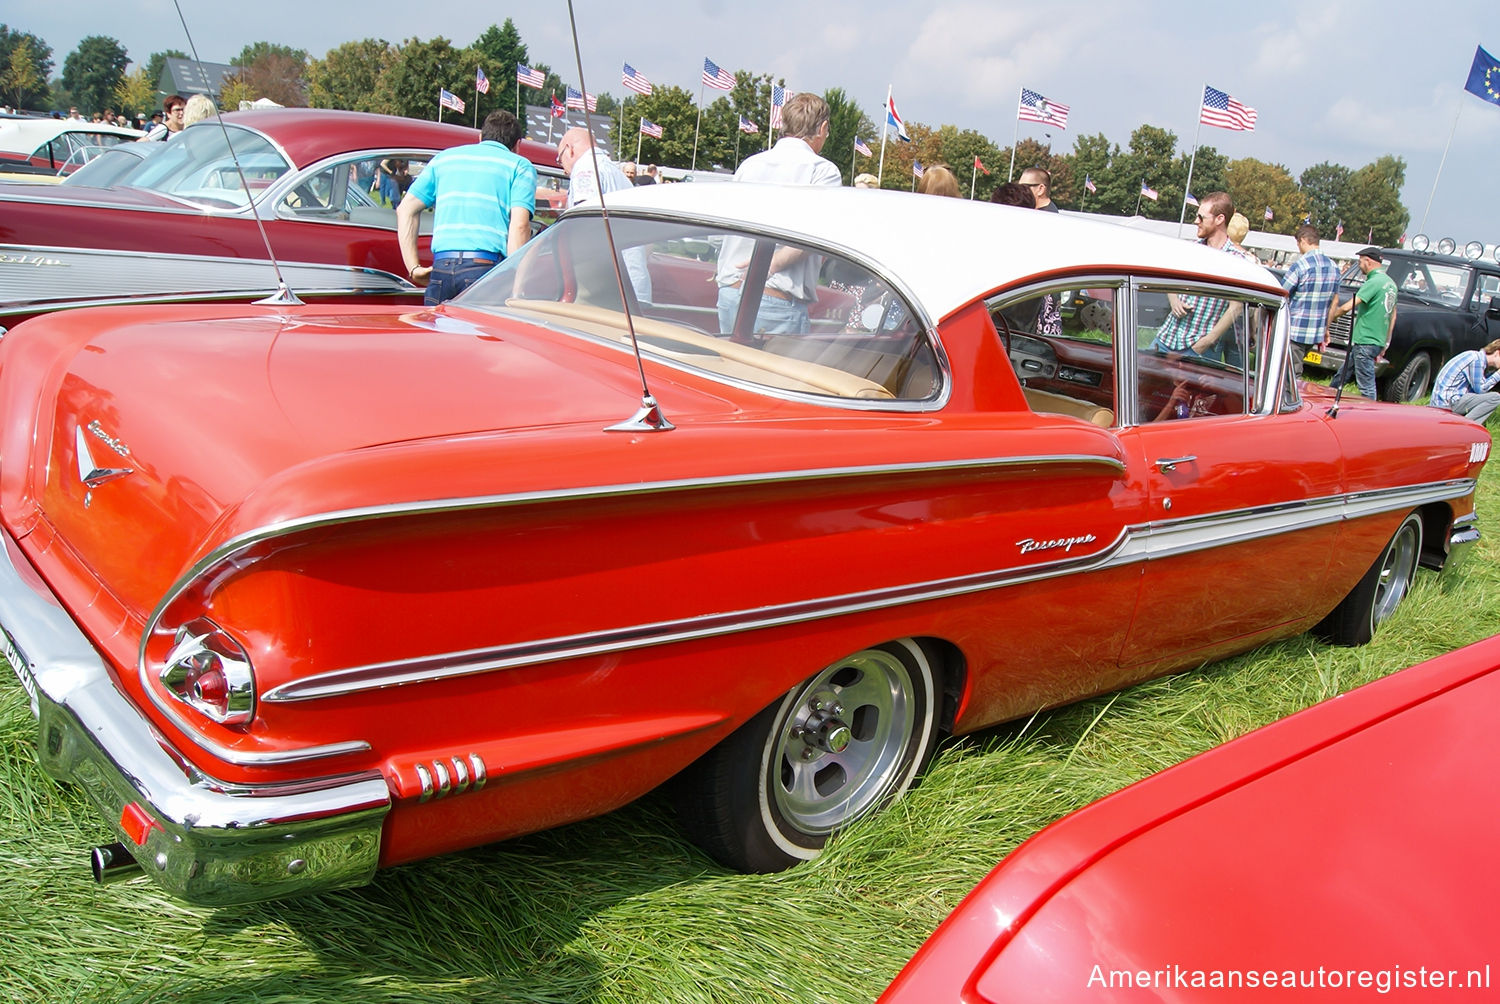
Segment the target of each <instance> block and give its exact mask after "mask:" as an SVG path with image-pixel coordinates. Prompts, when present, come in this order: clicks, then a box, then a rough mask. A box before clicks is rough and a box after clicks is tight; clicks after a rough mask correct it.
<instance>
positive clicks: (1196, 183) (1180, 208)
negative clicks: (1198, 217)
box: [1177, 146, 1248, 220]
mask: <svg viewBox="0 0 1500 1004" xmlns="http://www.w3.org/2000/svg"><path fill="white" fill-rule="evenodd" d="M1189 167H1191V168H1192V172H1193V177H1192V181H1191V186H1192V192H1193V197H1194V198H1196V199H1200V200H1201V199H1202V198H1204V197H1205V196H1206V195H1208V194H1209V193H1210V192H1228V191H1229V158H1228V157H1226V156H1224V155H1223V154H1222V153H1220V152H1219V151H1218V150H1216V149H1214V148H1213V147H1211V146H1200V147H1199V148H1198V156H1197V157H1192V156H1191V155H1189V154H1186V153H1184V154H1181V155H1180V156H1179V157H1178V158H1177V170H1178V172H1179V173H1181V175H1182V177H1183V179H1184V181H1183V184H1184V185H1188V184H1189V182H1188V181H1187V180H1186V179H1187V174H1188V168H1189ZM1182 194H1183V193H1178V194H1177V218H1178V219H1180V220H1190V219H1192V217H1193V214H1192V212H1191V211H1184V210H1185V209H1186V206H1185V205H1184V203H1183V202H1182ZM1231 198H1233V196H1231ZM1236 204H1238V200H1236ZM1247 215H1248V214H1247Z"/></svg>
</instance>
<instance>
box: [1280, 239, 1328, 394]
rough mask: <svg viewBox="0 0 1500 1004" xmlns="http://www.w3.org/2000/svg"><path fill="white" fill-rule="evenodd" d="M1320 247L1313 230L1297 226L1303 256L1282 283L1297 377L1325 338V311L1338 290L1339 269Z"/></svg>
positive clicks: (1326, 324)
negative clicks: (1286, 303)
mask: <svg viewBox="0 0 1500 1004" xmlns="http://www.w3.org/2000/svg"><path fill="white" fill-rule="evenodd" d="M1320 244H1321V239H1320V238H1319V236H1318V229H1317V228H1316V227H1312V226H1304V227H1298V228H1297V250H1298V251H1300V252H1302V257H1301V258H1298V259H1297V261H1296V262H1295V263H1294V264H1293V265H1292V267H1291V268H1289V269H1287V270H1286V275H1285V276H1284V277H1283V278H1282V280H1281V285H1282V288H1284V289H1285V290H1286V291H1287V292H1288V293H1290V294H1291V302H1290V303H1289V304H1288V307H1287V315H1288V317H1289V319H1290V320H1291V322H1292V353H1291V355H1292V370H1293V371H1294V372H1295V373H1296V374H1297V376H1298V377H1299V378H1300V377H1301V376H1302V360H1303V358H1304V357H1305V356H1306V355H1307V352H1308V350H1309V349H1313V348H1321V347H1322V345H1323V343H1324V342H1325V341H1326V340H1327V338H1328V312H1329V311H1330V310H1331V309H1332V308H1333V298H1334V294H1336V293H1337V292H1338V289H1339V267H1338V266H1337V265H1335V264H1334V263H1333V259H1332V258H1329V257H1328V256H1327V255H1326V254H1324V253H1323V250H1322V248H1321V247H1320Z"/></svg>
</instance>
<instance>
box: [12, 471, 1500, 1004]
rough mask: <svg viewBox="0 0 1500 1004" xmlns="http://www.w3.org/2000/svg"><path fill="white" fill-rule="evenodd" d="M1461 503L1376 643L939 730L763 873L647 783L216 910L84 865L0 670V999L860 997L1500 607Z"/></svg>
mask: <svg viewBox="0 0 1500 1004" xmlns="http://www.w3.org/2000/svg"><path fill="white" fill-rule="evenodd" d="M1479 501H1480V515H1481V530H1482V533H1483V534H1484V539H1483V541H1482V542H1481V544H1480V545H1479V547H1478V548H1477V549H1476V552H1475V553H1474V554H1473V555H1471V559H1470V561H1469V562H1468V564H1467V565H1466V566H1464V568H1463V569H1462V570H1461V574H1458V575H1452V576H1445V577H1444V578H1443V579H1441V580H1440V579H1439V578H1437V577H1436V576H1434V575H1432V574H1431V573H1426V572H1424V573H1422V575H1421V577H1420V578H1419V581H1418V584H1417V587H1416V589H1415V590H1414V591H1413V593H1412V596H1411V597H1410V599H1409V600H1408V602H1407V603H1406V604H1405V605H1404V606H1403V607H1402V609H1401V610H1400V611H1399V612H1398V613H1397V615H1396V616H1395V617H1394V618H1393V619H1392V620H1391V621H1389V622H1388V623H1387V624H1386V625H1385V626H1384V627H1383V628H1382V630H1381V632H1380V634H1379V635H1378V636H1377V638H1376V639H1375V641H1374V642H1373V643H1372V644H1370V645H1368V646H1366V647H1364V648H1361V649H1334V648H1328V647H1326V646H1323V645H1321V644H1319V643H1317V642H1315V641H1313V640H1312V639H1311V638H1310V637H1305V636H1304V637H1299V638H1294V639H1291V640H1289V641H1285V642H1281V643H1278V644H1275V645H1270V646H1266V647H1264V648H1261V649H1258V650H1256V651H1254V652H1251V653H1248V654H1246V655H1243V656H1240V657H1238V658H1234V659H1230V660H1226V661H1224V662H1220V663H1217V664H1214V665H1211V666H1208V667H1206V668H1203V669H1200V670H1197V671H1193V672H1189V673H1183V674H1179V675H1176V676H1172V677H1168V678H1165V679H1162V680H1157V681H1154V682H1151V683H1146V684H1142V685H1140V686H1137V687H1133V688H1131V689H1129V690H1126V691H1122V692H1121V693H1119V694H1115V695H1110V696H1106V697H1102V698H1099V699H1096V700H1091V701H1085V702H1081V703H1079V704H1075V705H1072V706H1070V707H1068V708H1064V709H1062V710H1059V711H1056V712H1053V713H1050V714H1046V715H1043V716H1039V717H1038V718H1036V719H1034V720H1032V721H1029V722H1024V723H1016V724H1013V725H1010V726H1006V727H1003V728H1000V729H995V730H991V731H988V732H985V733H982V734H979V735H975V736H969V737H966V738H963V739H960V740H957V741H955V742H952V743H950V744H949V745H948V746H946V747H945V748H944V749H943V750H942V751H941V752H940V754H939V756H938V758H937V759H936V761H935V762H934V765H933V767H932V769H931V771H930V772H929V773H928V775H927V777H926V779H925V781H924V782H923V784H922V785H921V787H919V788H918V789H917V790H916V791H914V792H913V793H912V794H911V795H910V796H908V797H907V798H906V799H904V800H903V801H902V802H900V803H898V804H897V805H895V806H894V807H892V808H891V809H890V810H889V811H887V812H885V813H884V814H883V815H881V816H879V817H878V818H876V819H873V820H870V821H868V822H867V823H865V824H864V825H861V826H858V827H855V828H854V829H852V830H851V831H849V832H848V833H846V834H844V835H843V836H842V837H841V838H840V839H838V840H836V841H835V842H834V843H833V845H832V847H831V848H830V849H829V851H828V852H827V853H826V854H825V855H824V856H823V857H822V858H821V859H819V860H818V861H816V862H813V863H811V864H809V865H805V866H802V867H799V868H796V869H793V870H792V871H790V872H786V873H783V874H780V875H770V876H743V875H732V874H728V873H726V872H724V871H723V870H722V869H719V868H718V867H716V866H715V865H713V864H712V863H710V862H709V861H708V860H706V859H705V858H704V857H703V856H701V855H700V854H699V853H698V852H697V851H696V850H694V849H693V848H692V847H691V846H689V845H688V844H687V843H686V842H685V841H684V840H683V839H682V838H681V837H680V836H679V835H678V833H677V831H676V829H675V827H674V826H673V823H672V821H671V815H670V813H669V811H668V809H667V806H666V803H665V801H664V800H663V799H661V798H658V797H651V798H648V799H646V800H644V801H643V802H641V803H638V804H636V805H634V806H631V807H629V808H627V809H625V810H623V811H621V812H617V813H614V814H613V815H610V816H608V817H605V818H603V819H597V820H591V821H589V822H585V823H580V824H576V825H573V826H568V827H564V828H562V829H559V830H555V831H553V832H550V833H546V834H539V835H536V836H533V837H528V838H524V839H520V840H514V841H510V842H508V843H505V844H500V845H496V846H493V847H487V848H482V849H479V850H475V851H471V852H469V853H465V854H456V855H450V856H447V857H443V858H439V859H436V860H433V861H428V862H423V863H421V864H417V865H411V866H407V867H403V868H397V869H393V870H390V871H387V872H383V873H381V874H379V875H378V876H377V878H376V880H375V882H374V883H373V884H372V885H370V886H368V887H365V888H363V889H356V890H350V891H346V892H341V893H335V894H330V895H325V896H321V897H317V898H311V899H304V900H292V901H286V902H280V903H268V904H261V905H256V906H250V907H242V908H237V909H226V910H219V911H213V910H204V909H197V908H191V907H186V906H183V905H181V904H179V903H176V902H174V901H173V900H171V899H170V898H168V897H166V896H164V895H162V894H160V893H158V892H157V891H156V890H155V887H154V886H152V885H150V884H149V883H148V882H146V881H145V880H136V881H132V882H127V883H123V884H120V885H115V886H110V887H107V888H101V887H97V886H94V885H93V884H92V882H91V880H89V878H88V875H87V869H86V865H85V861H84V857H83V851H84V849H85V848H87V847H89V846H91V845H93V844H95V843H99V842H102V841H106V840H108V839H111V838H110V834H109V832H108V829H107V828H106V827H105V826H104V825H103V823H102V821H101V820H100V819H99V818H98V817H97V816H96V815H95V813H94V812H93V810H92V809H91V808H90V807H89V806H88V805H87V804H86V803H85V802H84V801H83V799H82V797H81V796H80V795H79V794H77V793H76V792H73V791H69V790H67V789H64V788H61V787H59V786H58V785H57V784H55V783H53V782H52V781H51V780H50V779H48V778H47V777H46V776H44V775H43V774H42V772H41V770H40V768H39V767H38V766H37V764H36V757H35V753H34V749H33V743H34V737H35V731H34V726H33V723H32V721H31V717H30V713H29V711H28V708H27V705H26V699H25V695H24V694H23V693H22V691H21V689H20V687H19V686H18V685H16V684H14V683H13V682H11V678H10V677H9V674H6V675H5V676H4V677H3V678H0V930H3V931H4V932H5V933H6V936H7V942H8V943H7V945H6V946H5V956H4V960H3V961H0V1001H25V1002H32V1001H36V1002H43V1001H45V1002H49V1004H52V1002H132V1001H141V1002H146V1001H151V1002H158V1001H173V1002H187V1004H209V1002H213V1004H219V1002H276V1004H293V1002H308V1004H312V1002H323V1001H358V1002H360V1004H376V1002H413V1004H415V1002H426V1001H454V1002H458V1001H464V1002H468V1001H497V1002H500V1001H516V1002H521V1001H527V1002H575V1001H589V1002H593V1001H598V1002H619V1004H640V1002H654V1001H672V1002H718V1001H724V1002H731V1001H733V1002H741V1001H751V1002H780V1001H785V1002H796V1004H818V1002H865V1004H867V1002H869V1001H870V1000H872V999H873V998H874V997H876V996H877V995H878V994H879V993H880V991H881V990H882V989H883V988H884V986H885V984H886V983H887V982H888V981H889V980H890V979H891V977H892V976H894V975H895V973H896V971H897V970H898V969H899V968H900V966H901V965H902V963H903V962H904V961H905V960H906V959H907V958H908V957H909V956H910V955H911V953H912V952H913V951H914V950H915V949H916V948H917V946H918V945H919V944H921V942H922V941H923V939H925V938H926V936H927V935H928V933H929V932H930V931H931V930H932V928H933V927H935V926H936V925H937V923H938V922H939V921H940V920H941V919H942V918H943V917H944V916H945V915H946V914H947V913H948V911H949V910H951V909H952V908H953V906H954V905H955V904H956V903H957V902H958V900H959V899H960V898H962V896H963V895H964V893H966V892H967V891H968V889H969V888H970V887H971V886H972V885H973V884H974V883H975V882H976V881H978V880H979V879H980V878H981V877H982V876H983V875H984V874H985V873H986V872H987V871H988V870H989V869H990V868H991V867H992V866H993V865H994V864H995V862H996V861H997V860H999V859H1000V857H1001V856H1002V855H1004V854H1005V853H1006V852H1008V851H1010V850H1011V849H1013V848H1014V847H1015V846H1016V845H1017V844H1019V843H1020V842H1021V841H1022V840H1024V839H1025V838H1026V837H1027V836H1029V835H1030V834H1032V833H1034V832H1035V831H1036V830H1038V829H1040V828H1041V827H1043V826H1045V825H1046V824H1047V823H1049V822H1051V821H1052V820H1054V819H1057V818H1058V817H1059V816H1061V815H1063V814H1064V813H1066V812H1068V811H1069V810H1071V809H1074V808H1077V807H1079V806H1081V805H1084V804H1086V803H1088V802H1090V801H1092V800H1093V799H1095V798H1098V797H1099V796H1102V795H1104V794H1107V793H1109V792H1111V791H1115V790H1117V789H1119V788H1121V787H1123V786H1124V785H1126V784H1129V783H1130V782H1132V781H1135V780H1137V779H1139V778H1141V777H1144V776H1146V775H1148V774H1151V773H1153V772H1155V771H1157V770H1160V769H1162V768H1164V767H1167V766H1169V765H1171V764H1174V763H1177V762H1179V761H1181V760H1183V759H1185V758H1187V757H1189V756H1191V755H1193V754H1195V753H1197V752H1200V751H1201V750H1204V749H1207V748H1209V747H1211V746H1213V745H1216V744H1218V743H1221V742H1223V741H1225V740H1228V739H1231V738H1233V737H1235V736H1238V735H1242V734H1243V733H1245V732H1246V731H1248V730H1250V729H1252V728H1255V727H1256V726H1258V725H1261V724H1264V723H1266V722H1269V721H1272V720H1274V719H1276V718H1279V717H1282V716H1284V715H1287V714H1289V713H1291V712H1293V711H1296V710H1298V709H1300V708H1303V707H1306V706H1308V705H1310V704H1313V703H1316V702H1317V701H1320V700H1323V699H1325V698H1328V697H1331V696H1333V695H1335V694H1338V693H1340V692H1342V691H1345V690H1348V689H1350V688H1351V687H1355V686H1358V685H1359V684H1362V683H1365V682H1368V681H1370V680H1372V679H1375V678H1377V677H1380V676H1382V675H1384V674H1387V673H1390V672H1393V671H1395V670H1398V669H1400V668H1402V667H1405V666H1407V665H1409V664H1411V663H1413V662H1417V661H1420V660H1422V659H1424V658H1428V657H1430V656H1433V655H1436V654H1438V653H1440V652H1443V651H1447V650H1449V649H1452V648H1455V647H1457V646H1459V645H1462V644H1465V643H1467V642H1470V641H1474V640H1476V639H1478V638H1481V637H1484V636H1487V635H1489V634H1492V633H1494V632H1496V631H1497V630H1500V571H1497V567H1500V560H1497V559H1500V544H1497V542H1500V465H1491V467H1490V469H1489V471H1487V472H1486V475H1485V477H1484V479H1483V481H1482V482H1481V488H1480V500H1479ZM1267 588H1274V584H1267ZM1229 838H1230V835H1226V839H1229Z"/></svg>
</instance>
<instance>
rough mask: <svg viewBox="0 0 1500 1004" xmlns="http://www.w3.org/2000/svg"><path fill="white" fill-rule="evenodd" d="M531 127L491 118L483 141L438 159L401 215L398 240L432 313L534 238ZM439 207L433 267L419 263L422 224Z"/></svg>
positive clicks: (502, 115) (505, 117)
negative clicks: (526, 140) (526, 137)
mask: <svg viewBox="0 0 1500 1004" xmlns="http://www.w3.org/2000/svg"><path fill="white" fill-rule="evenodd" d="M524 132H525V129H524V127H523V126H522V125H521V123H520V122H518V121H517V120H516V117H515V116H514V115H512V114H511V113H510V112H507V111H498V112H491V113H490V114H489V115H488V116H486V117H485V120H484V128H483V129H482V130H480V137H481V139H480V141H479V142H478V143H473V144H470V145H468V146H456V147H452V148H450V149H447V150H443V151H441V152H440V153H438V154H437V155H436V156H435V157H433V158H432V160H430V161H428V163H427V166H426V168H424V169H423V171H422V173H421V174H420V175H419V176H418V177H417V180H416V181H414V182H412V186H411V188H409V189H408V190H407V192H406V195H405V197H404V198H402V200H401V205H399V206H398V207H397V208H396V239H397V241H398V242H399V243H400V245H401V260H402V261H403V262H404V263H405V264H406V275H407V278H409V279H411V281H412V282H414V283H416V284H418V285H419V286H420V285H425V286H426V287H427V294H426V296H425V298H424V299H425V302H426V304H427V305H428V306H429V307H431V306H435V305H436V304H439V303H443V302H444V301H446V300H451V299H453V297H455V296H457V295H458V294H459V293H462V292H463V291H464V290H466V289H468V288H469V287H470V286H472V285H473V284H474V282H475V281H476V280H478V279H479V278H480V277H481V276H483V275H484V274H485V273H486V272H488V271H489V270H490V269H492V268H494V267H495V265H496V264H498V263H499V262H500V260H501V259H503V258H505V257H506V256H507V255H512V254H515V253H516V252H517V251H519V250H520V248H521V245H522V244H525V243H526V241H527V240H528V239H529V238H530V237H531V215H532V213H534V212H535V211H536V168H535V167H533V166H532V164H531V162H530V161H529V160H527V159H526V158H524V157H520V156H517V155H516V153H515V146H516V144H517V143H519V142H520V141H521V136H522V134H523V133H524ZM429 206H430V207H432V211H433V212H432V267H431V268H423V267H422V263H421V259H420V258H418V257H417V222H418V219H419V218H420V217H421V215H422V210H424V209H426V208H428V207H429Z"/></svg>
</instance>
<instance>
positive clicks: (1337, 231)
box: [1333, 220, 1344, 241]
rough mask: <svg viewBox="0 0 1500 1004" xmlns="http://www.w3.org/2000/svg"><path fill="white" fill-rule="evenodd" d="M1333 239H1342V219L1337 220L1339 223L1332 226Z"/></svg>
mask: <svg viewBox="0 0 1500 1004" xmlns="http://www.w3.org/2000/svg"><path fill="white" fill-rule="evenodd" d="M1333 239H1334V240H1336V241H1341V240H1343V239H1344V221H1343V220H1339V225H1338V226H1336V227H1334V228H1333Z"/></svg>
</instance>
